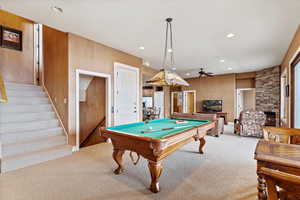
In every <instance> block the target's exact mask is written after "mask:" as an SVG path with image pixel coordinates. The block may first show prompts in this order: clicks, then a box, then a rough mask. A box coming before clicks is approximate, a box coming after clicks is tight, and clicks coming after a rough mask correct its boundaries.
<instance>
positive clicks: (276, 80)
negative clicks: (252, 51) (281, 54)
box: [255, 66, 280, 126]
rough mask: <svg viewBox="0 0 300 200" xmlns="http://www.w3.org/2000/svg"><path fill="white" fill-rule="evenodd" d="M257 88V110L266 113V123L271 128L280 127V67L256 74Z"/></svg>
mask: <svg viewBox="0 0 300 200" xmlns="http://www.w3.org/2000/svg"><path fill="white" fill-rule="evenodd" d="M255 88H256V89H255V92H256V97H255V104H256V110H260V111H263V112H265V114H266V116H267V121H266V123H268V124H269V125H271V126H275V125H276V126H279V121H280V120H279V119H280V116H279V115H280V67H279V66H276V67H271V68H267V69H264V70H261V71H258V72H256V78H255ZM274 120H275V122H274Z"/></svg>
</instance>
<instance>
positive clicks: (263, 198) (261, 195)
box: [257, 173, 267, 200]
mask: <svg viewBox="0 0 300 200" xmlns="http://www.w3.org/2000/svg"><path fill="white" fill-rule="evenodd" d="M257 181H258V185H257V190H258V194H257V197H258V200H267V191H266V189H267V185H266V181H265V179H264V178H263V177H262V176H260V175H259V174H258V173H257Z"/></svg>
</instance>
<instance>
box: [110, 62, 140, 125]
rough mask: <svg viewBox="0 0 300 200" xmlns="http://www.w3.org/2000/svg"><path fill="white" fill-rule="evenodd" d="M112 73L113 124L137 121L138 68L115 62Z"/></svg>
mask: <svg viewBox="0 0 300 200" xmlns="http://www.w3.org/2000/svg"><path fill="white" fill-rule="evenodd" d="M114 75H115V78H114V88H115V90H114V93H115V95H114V107H115V113H114V122H115V123H114V125H121V124H128V123H134V122H138V121H139V105H140V104H139V69H138V68H135V67H130V66H127V65H124V64H121V63H115V68H114Z"/></svg>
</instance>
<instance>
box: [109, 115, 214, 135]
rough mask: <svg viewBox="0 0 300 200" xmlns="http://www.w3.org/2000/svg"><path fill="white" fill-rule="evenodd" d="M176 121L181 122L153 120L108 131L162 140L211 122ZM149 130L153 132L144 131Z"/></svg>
mask: <svg viewBox="0 0 300 200" xmlns="http://www.w3.org/2000/svg"><path fill="white" fill-rule="evenodd" d="M176 120H181V119H169V118H165V119H159V120H152V121H149V122H148V123H145V122H138V123H132V124H125V125H120V126H112V127H109V128H107V129H108V130H111V131H118V132H122V133H124V134H131V135H137V136H144V137H150V138H154V139H162V138H164V137H166V136H169V135H173V134H176V133H179V132H181V131H185V130H188V129H190V128H193V127H197V126H200V125H202V124H206V123H209V122H210V121H207V120H192V119H182V120H185V121H187V123H183V124H176ZM151 128H152V129H151ZM163 128H172V129H169V130H161V129H163ZM149 130H152V132H149V133H143V131H149Z"/></svg>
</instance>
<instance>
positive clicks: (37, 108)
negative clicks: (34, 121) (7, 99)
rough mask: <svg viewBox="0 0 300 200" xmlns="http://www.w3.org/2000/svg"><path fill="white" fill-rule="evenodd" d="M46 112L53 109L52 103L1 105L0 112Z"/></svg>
mask: <svg viewBox="0 0 300 200" xmlns="http://www.w3.org/2000/svg"><path fill="white" fill-rule="evenodd" d="M43 111H44V112H45V111H52V107H51V105H49V104H47V105H5V104H1V105H0V112H2V113H19V114H21V113H24V112H31V113H32V112H43Z"/></svg>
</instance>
